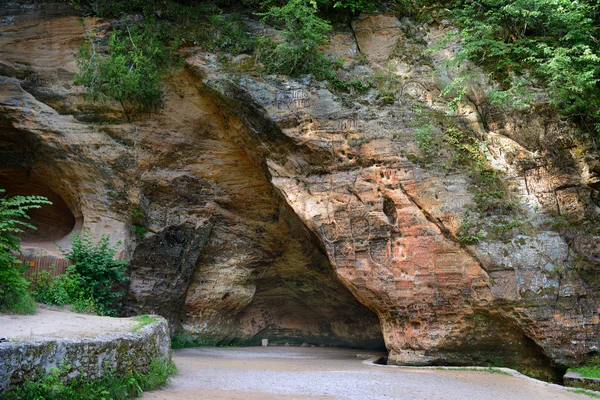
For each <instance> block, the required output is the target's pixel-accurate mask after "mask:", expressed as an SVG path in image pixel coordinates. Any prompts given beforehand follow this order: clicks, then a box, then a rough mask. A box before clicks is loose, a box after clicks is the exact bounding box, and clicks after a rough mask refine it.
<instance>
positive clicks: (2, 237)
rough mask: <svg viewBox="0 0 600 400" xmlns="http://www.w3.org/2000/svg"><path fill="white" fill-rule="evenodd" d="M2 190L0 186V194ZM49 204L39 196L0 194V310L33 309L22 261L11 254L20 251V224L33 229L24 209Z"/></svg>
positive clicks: (27, 310) (29, 312)
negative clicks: (1, 196) (6, 195)
mask: <svg viewBox="0 0 600 400" xmlns="http://www.w3.org/2000/svg"><path fill="white" fill-rule="evenodd" d="M2 193H5V190H3V189H0V194H2ZM42 204H52V203H51V202H50V201H48V199H47V198H45V197H42V196H13V197H3V198H0V312H4V311H12V312H17V313H23V314H33V313H34V312H35V302H34V301H33V298H32V297H31V294H30V293H29V292H28V290H27V289H28V286H29V283H28V282H27V280H26V279H25V276H24V272H25V268H26V267H24V266H23V264H22V263H21V262H20V261H18V260H17V259H16V257H15V256H14V255H13V253H15V252H20V250H21V246H20V239H19V237H18V236H16V235H17V234H19V233H22V232H23V229H24V228H30V229H35V227H34V226H33V225H31V224H30V223H28V222H27V221H26V220H28V219H29V216H28V215H27V212H28V211H29V210H31V209H34V208H40V207H41V205H42Z"/></svg>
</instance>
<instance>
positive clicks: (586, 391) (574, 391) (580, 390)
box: [567, 389, 600, 399]
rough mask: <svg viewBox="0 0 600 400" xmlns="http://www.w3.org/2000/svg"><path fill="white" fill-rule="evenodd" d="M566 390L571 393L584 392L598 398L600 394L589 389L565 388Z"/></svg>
mask: <svg viewBox="0 0 600 400" xmlns="http://www.w3.org/2000/svg"><path fill="white" fill-rule="evenodd" d="M567 390H568V391H569V392H571V393H577V394H584V395H586V396H589V397H594V398H597V399H600V394H598V393H597V392H594V391H591V390H586V389H567Z"/></svg>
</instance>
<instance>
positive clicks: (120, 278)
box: [61, 231, 129, 315]
mask: <svg viewBox="0 0 600 400" xmlns="http://www.w3.org/2000/svg"><path fill="white" fill-rule="evenodd" d="M120 245H121V242H118V243H117V244H116V245H115V246H114V247H113V246H111V245H110V243H109V237H108V235H103V236H102V238H100V240H99V241H98V243H94V241H93V239H92V235H91V234H90V232H89V231H86V232H84V233H83V235H74V236H73V244H72V248H71V249H70V250H64V249H61V251H62V252H63V254H64V256H65V257H66V258H67V259H69V260H72V261H74V262H75V266H74V269H73V270H72V271H70V274H71V276H74V277H75V279H76V280H77V283H76V285H75V286H76V289H75V290H76V293H71V294H70V295H71V300H72V301H73V305H74V306H77V307H76V308H79V309H82V308H87V311H95V312H97V313H98V314H101V315H116V314H118V308H119V306H120V305H121V303H120V302H119V300H120V298H121V297H122V296H123V292H117V291H115V289H116V287H117V286H118V285H119V284H120V283H121V282H124V281H127V280H128V279H129V278H128V277H127V276H126V272H127V264H128V261H127V260H118V259H115V255H116V253H117V246H120ZM82 305H85V306H86V307H82Z"/></svg>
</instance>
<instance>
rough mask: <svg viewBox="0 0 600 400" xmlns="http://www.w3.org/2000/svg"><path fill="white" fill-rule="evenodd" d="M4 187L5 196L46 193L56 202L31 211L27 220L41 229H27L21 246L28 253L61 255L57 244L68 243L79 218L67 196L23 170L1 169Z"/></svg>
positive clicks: (1, 185) (40, 194)
mask: <svg viewBox="0 0 600 400" xmlns="http://www.w3.org/2000/svg"><path fill="white" fill-rule="evenodd" d="M0 188H2V189H4V190H6V193H4V195H5V196H15V195H23V196H30V195H35V196H45V197H47V198H48V200H50V201H51V202H52V204H51V205H50V204H47V205H42V207H41V208H38V209H33V210H30V211H29V212H28V215H29V217H30V218H31V219H30V220H28V221H27V222H29V223H31V224H32V225H33V226H35V227H36V228H37V229H36V230H33V229H24V231H25V232H23V233H21V234H20V235H19V236H20V238H21V247H22V249H23V253H24V254H26V255H28V254H29V255H34V253H36V254H39V253H45V254H49V255H59V254H60V251H59V250H58V249H57V247H56V246H55V244H54V243H58V244H59V245H61V244H67V243H68V241H69V240H68V236H69V234H70V233H71V232H73V230H74V229H75V227H76V225H78V223H77V219H76V218H75V215H74V214H73V212H72V211H71V209H70V207H69V206H68V204H67V203H66V202H65V201H64V199H63V198H62V197H61V196H60V195H58V194H57V193H56V192H55V191H54V190H53V189H52V188H51V187H50V186H49V185H48V183H47V182H45V181H44V180H42V179H41V178H39V177H34V176H29V175H28V174H27V172H26V171H23V170H0Z"/></svg>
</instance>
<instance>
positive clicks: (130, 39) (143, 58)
mask: <svg viewBox="0 0 600 400" xmlns="http://www.w3.org/2000/svg"><path fill="white" fill-rule="evenodd" d="M162 39H163V38H161V36H160V29H159V26H158V24H157V23H156V22H155V21H152V20H150V21H147V22H146V23H144V24H142V25H141V26H125V27H123V28H119V29H116V30H114V31H113V32H112V33H111V34H110V35H109V37H108V49H107V51H106V54H102V52H101V49H100V47H99V44H98V43H97V41H95V40H93V39H92V40H90V41H88V43H87V46H86V45H84V46H82V47H81V49H80V52H79V56H78V58H77V65H78V66H79V70H80V73H79V74H77V75H76V77H75V81H74V83H75V84H76V85H83V86H84V87H85V88H86V90H87V97H88V99H90V100H93V101H98V100H109V99H112V100H116V101H118V102H119V103H120V104H121V107H122V108H123V111H124V112H125V114H126V115H127V117H128V118H130V114H131V113H136V112H150V111H153V110H156V109H158V108H160V107H161V106H162V105H163V91H162V82H161V80H162V78H163V77H164V76H165V75H167V74H168V73H169V72H170V71H171V70H172V68H173V67H174V65H175V56H174V50H175V49H176V48H177V42H172V44H171V45H165V43H164V42H163V40H162Z"/></svg>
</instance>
